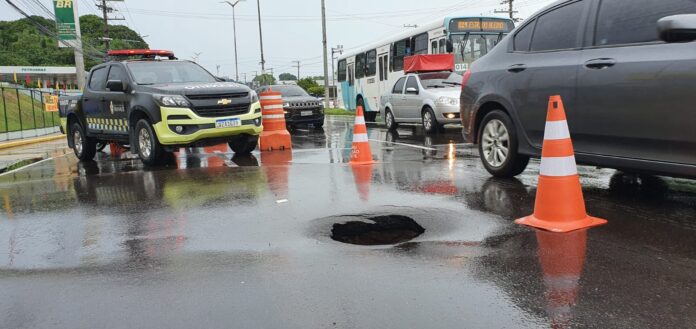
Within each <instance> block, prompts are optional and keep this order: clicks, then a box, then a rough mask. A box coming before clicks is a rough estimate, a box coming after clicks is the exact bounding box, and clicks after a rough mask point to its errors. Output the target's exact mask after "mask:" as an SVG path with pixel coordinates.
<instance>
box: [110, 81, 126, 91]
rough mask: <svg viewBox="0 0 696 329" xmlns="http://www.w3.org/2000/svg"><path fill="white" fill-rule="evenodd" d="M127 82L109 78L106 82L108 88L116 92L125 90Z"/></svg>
mask: <svg viewBox="0 0 696 329" xmlns="http://www.w3.org/2000/svg"><path fill="white" fill-rule="evenodd" d="M126 87H127V86H126V84H125V83H124V82H123V81H121V80H109V81H107V82H106V89H107V90H109V91H115V92H125V91H126Z"/></svg>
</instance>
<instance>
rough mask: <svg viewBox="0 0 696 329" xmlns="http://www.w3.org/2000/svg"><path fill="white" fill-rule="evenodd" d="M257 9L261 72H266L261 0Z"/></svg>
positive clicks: (257, 1)
mask: <svg viewBox="0 0 696 329" xmlns="http://www.w3.org/2000/svg"><path fill="white" fill-rule="evenodd" d="M256 9H257V11H258V13H259V43H260V44H261V63H260V64H261V74H266V60H265V59H264V58H263V31H262V30H261V0H256Z"/></svg>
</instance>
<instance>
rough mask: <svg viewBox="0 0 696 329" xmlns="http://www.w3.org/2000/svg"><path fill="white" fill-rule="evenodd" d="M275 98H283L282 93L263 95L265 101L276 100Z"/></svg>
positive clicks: (262, 98)
mask: <svg viewBox="0 0 696 329" xmlns="http://www.w3.org/2000/svg"><path fill="white" fill-rule="evenodd" d="M274 99H283V96H282V95H277V96H261V100H264V101H269V100H274Z"/></svg>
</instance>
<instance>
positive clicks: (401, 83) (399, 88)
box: [392, 77, 406, 94]
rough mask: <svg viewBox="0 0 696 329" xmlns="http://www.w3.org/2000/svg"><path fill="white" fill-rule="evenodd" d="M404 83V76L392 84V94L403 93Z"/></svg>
mask: <svg viewBox="0 0 696 329" xmlns="http://www.w3.org/2000/svg"><path fill="white" fill-rule="evenodd" d="M405 83H406V77H403V78H401V79H399V81H397V82H396V84H395V85H394V89H392V94H403V93H404V84H405Z"/></svg>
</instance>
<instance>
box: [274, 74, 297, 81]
mask: <svg viewBox="0 0 696 329" xmlns="http://www.w3.org/2000/svg"><path fill="white" fill-rule="evenodd" d="M278 78H279V79H280V81H297V77H296V76H295V75H294V74H291V73H282V74H281V75H280V76H279V77H278Z"/></svg>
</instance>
